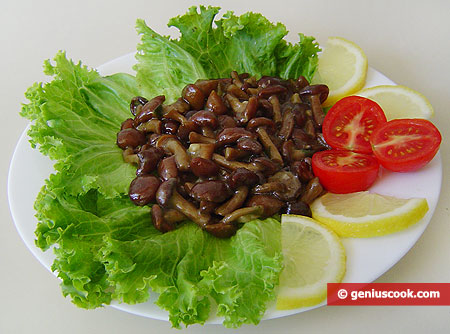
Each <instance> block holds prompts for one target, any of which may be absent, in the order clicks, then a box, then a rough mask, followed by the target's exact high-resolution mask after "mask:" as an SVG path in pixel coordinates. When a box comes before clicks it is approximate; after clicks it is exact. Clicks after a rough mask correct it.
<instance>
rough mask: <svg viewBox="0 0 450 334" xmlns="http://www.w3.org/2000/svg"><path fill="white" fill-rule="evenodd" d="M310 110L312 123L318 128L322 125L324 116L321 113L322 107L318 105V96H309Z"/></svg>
mask: <svg viewBox="0 0 450 334" xmlns="http://www.w3.org/2000/svg"><path fill="white" fill-rule="evenodd" d="M310 100H311V110H312V113H313V116H314V121H316V123H317V125H318V126H319V127H320V126H322V124H323V120H324V118H325V115H324V113H323V109H322V105H321V104H320V95H311V97H310Z"/></svg>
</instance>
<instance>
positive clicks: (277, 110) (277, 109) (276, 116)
mask: <svg viewBox="0 0 450 334" xmlns="http://www.w3.org/2000/svg"><path fill="white" fill-rule="evenodd" d="M269 102H270V103H271V104H272V112H273V120H274V122H275V124H280V123H281V106H280V100H279V99H278V97H277V96H276V95H272V96H271V97H269Z"/></svg>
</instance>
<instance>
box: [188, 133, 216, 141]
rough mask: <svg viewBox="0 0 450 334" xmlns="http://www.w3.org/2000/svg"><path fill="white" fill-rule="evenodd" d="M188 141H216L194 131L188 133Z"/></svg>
mask: <svg viewBox="0 0 450 334" xmlns="http://www.w3.org/2000/svg"><path fill="white" fill-rule="evenodd" d="M189 141H190V142H191V143H202V144H214V143H215V142H216V140H215V139H214V138H210V137H205V136H202V135H201V134H199V133H197V132H194V131H192V132H191V133H189Z"/></svg>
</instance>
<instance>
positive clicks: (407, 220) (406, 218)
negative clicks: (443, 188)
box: [311, 191, 428, 238]
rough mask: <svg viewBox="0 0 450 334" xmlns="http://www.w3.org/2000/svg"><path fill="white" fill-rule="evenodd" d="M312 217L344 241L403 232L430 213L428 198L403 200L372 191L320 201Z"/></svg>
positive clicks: (320, 198)
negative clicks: (350, 238)
mask: <svg viewBox="0 0 450 334" xmlns="http://www.w3.org/2000/svg"><path fill="white" fill-rule="evenodd" d="M311 211H312V216H313V217H314V218H315V219H317V220H318V221H320V222H321V223H322V224H325V225H327V226H328V227H330V228H331V229H332V230H333V231H335V232H336V233H337V234H338V235H339V236H341V237H356V238H368V237H375V236H380V235H385V234H390V233H394V232H398V231H401V230H403V229H405V228H407V227H409V226H411V225H413V224H415V223H417V222H418V221H419V220H421V219H422V217H423V216H424V215H425V213H426V212H427V211H428V203H427V201H426V199H424V198H410V199H402V198H396V197H392V196H384V195H379V194H374V193H369V192H368V191H362V192H356V193H350V194H333V193H327V194H325V195H323V196H322V197H319V198H318V199H317V200H315V201H314V202H313V203H312V205H311Z"/></svg>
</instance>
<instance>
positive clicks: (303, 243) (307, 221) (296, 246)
mask: <svg viewBox="0 0 450 334" xmlns="http://www.w3.org/2000/svg"><path fill="white" fill-rule="evenodd" d="M281 244H282V249H283V261H284V269H283V271H282V272H281V275H280V289H279V291H278V297H277V305H276V307H277V309H279V310H289V309H294V308H299V307H307V306H313V305H316V304H319V303H320V302H322V301H324V300H325V298H326V296H327V283H339V282H341V281H342V279H343V277H344V274H345V263H346V257H345V249H344V247H343V246H342V243H341V241H340V239H339V237H338V236H337V235H336V234H335V233H334V232H333V231H331V230H330V229H328V228H327V227H325V226H323V225H321V224H319V223H318V222H316V221H315V220H314V219H311V218H308V217H305V216H296V215H282V216H281Z"/></svg>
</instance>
